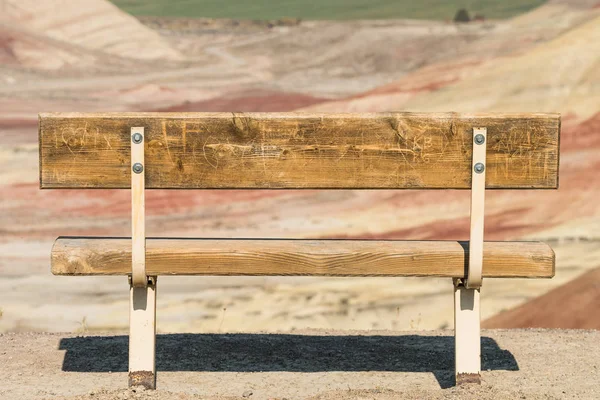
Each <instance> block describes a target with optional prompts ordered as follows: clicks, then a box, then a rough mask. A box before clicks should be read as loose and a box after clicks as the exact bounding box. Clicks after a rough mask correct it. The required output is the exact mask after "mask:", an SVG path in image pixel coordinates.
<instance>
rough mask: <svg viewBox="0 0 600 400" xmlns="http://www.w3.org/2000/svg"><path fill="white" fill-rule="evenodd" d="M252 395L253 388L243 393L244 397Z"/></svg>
mask: <svg viewBox="0 0 600 400" xmlns="http://www.w3.org/2000/svg"><path fill="white" fill-rule="evenodd" d="M250 396H252V390H246V391H245V392H244V393H242V397H245V398H248V397H250Z"/></svg>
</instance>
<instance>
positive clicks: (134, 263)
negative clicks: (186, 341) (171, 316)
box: [129, 127, 156, 389]
mask: <svg viewBox="0 0 600 400" xmlns="http://www.w3.org/2000/svg"><path fill="white" fill-rule="evenodd" d="M144 169H145V166H144V128H141V127H138V128H131V246H132V252H131V254H132V260H131V276H130V277H129V304H130V306H129V386H144V387H145V388H146V389H155V388H156V365H155V358H156V354H155V353H156V277H155V276H154V277H148V276H147V275H146V232H145V200H144V198H145V196H144V190H145V178H144V175H145V173H144Z"/></svg>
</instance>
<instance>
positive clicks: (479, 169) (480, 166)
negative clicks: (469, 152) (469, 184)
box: [473, 162, 485, 174]
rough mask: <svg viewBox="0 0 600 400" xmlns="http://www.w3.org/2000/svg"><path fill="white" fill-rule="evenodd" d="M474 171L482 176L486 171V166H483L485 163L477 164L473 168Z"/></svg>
mask: <svg viewBox="0 0 600 400" xmlns="http://www.w3.org/2000/svg"><path fill="white" fill-rule="evenodd" d="M473 169H474V170H475V172H477V173H478V174H481V173H482V172H483V171H485V165H483V163H480V162H478V163H477V164H475V166H474V167H473Z"/></svg>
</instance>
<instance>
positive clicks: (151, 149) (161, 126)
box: [39, 112, 560, 189]
mask: <svg viewBox="0 0 600 400" xmlns="http://www.w3.org/2000/svg"><path fill="white" fill-rule="evenodd" d="M133 126H142V127H144V128H145V136H146V140H145V142H144V143H145V146H146V147H145V154H146V188H148V189H158V188H181V189H183V188H188V189H189V188H207V189H208V188H219V189H220V188H273V189H275V188H365V189H368V188H372V189H379V188H398V189H399V188H409V189H410V188H415V189H417V188H429V189H436V188H437V189H469V188H470V187H471V155H472V149H473V145H472V135H473V128H474V127H486V128H487V132H488V147H487V148H488V153H487V168H486V175H487V179H486V187H487V188H545V189H548V188H557V187H558V165H559V131H560V116H559V115H558V114H476V115H472V114H456V113H435V114H423V113H400V112H391V113H377V114H314V113H313V114H301V113H125V114H123V113H121V114H112V113H109V114H65V113H58V114H41V115H40V127H39V128H40V132H39V134H40V138H39V139H40V186H41V188H129V187H130V185H131V178H130V174H131V170H130V168H129V159H130V144H129V142H130V139H129V136H130V129H131V127H133Z"/></svg>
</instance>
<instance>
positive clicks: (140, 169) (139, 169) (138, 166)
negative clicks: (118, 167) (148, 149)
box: [131, 162, 144, 174]
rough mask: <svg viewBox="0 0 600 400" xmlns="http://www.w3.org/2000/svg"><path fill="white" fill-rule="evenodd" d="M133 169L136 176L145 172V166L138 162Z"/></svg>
mask: <svg viewBox="0 0 600 400" xmlns="http://www.w3.org/2000/svg"><path fill="white" fill-rule="evenodd" d="M131 169H132V170H133V172H135V173H136V174H141V173H142V172H143V171H144V166H143V165H142V164H141V163H139V162H136V163H135V164H133V167H132V168H131Z"/></svg>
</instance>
